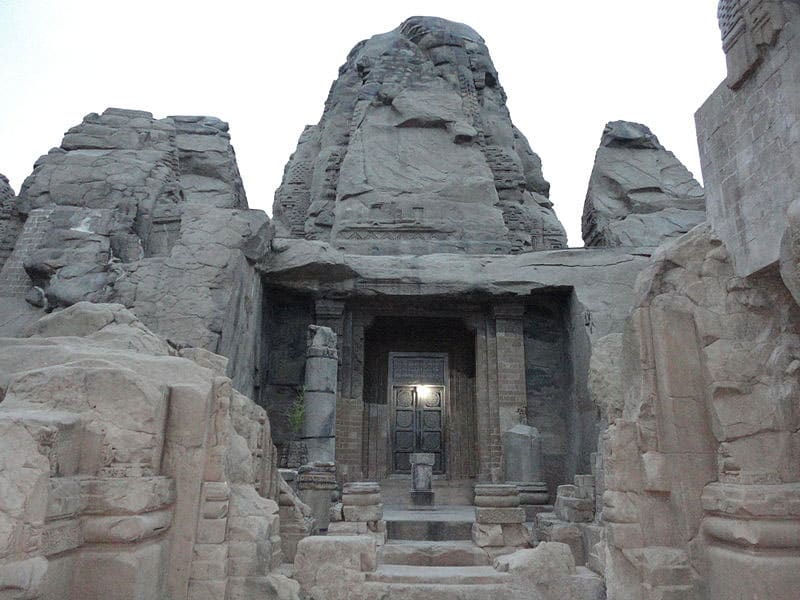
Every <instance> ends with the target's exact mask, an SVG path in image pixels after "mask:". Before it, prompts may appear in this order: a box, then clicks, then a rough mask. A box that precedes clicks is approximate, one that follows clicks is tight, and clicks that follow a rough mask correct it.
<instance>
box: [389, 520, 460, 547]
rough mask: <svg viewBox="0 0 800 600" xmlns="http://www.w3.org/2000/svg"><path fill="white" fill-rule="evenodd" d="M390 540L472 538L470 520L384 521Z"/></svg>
mask: <svg viewBox="0 0 800 600" xmlns="http://www.w3.org/2000/svg"><path fill="white" fill-rule="evenodd" d="M386 532H387V534H388V537H389V539H390V540H417V541H429V542H444V541H458V540H471V539H472V522H465V521H462V522H459V521H386Z"/></svg>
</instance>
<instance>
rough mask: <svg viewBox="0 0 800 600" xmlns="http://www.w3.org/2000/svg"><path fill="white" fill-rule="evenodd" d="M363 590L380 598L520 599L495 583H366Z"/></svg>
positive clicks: (404, 599)
mask: <svg viewBox="0 0 800 600" xmlns="http://www.w3.org/2000/svg"><path fill="white" fill-rule="evenodd" d="M364 591H365V595H366V597H367V598H381V599H382V600H487V599H491V600H521V599H520V598H519V596H514V595H513V592H512V590H511V588H510V587H506V586H499V585H497V584H491V585H485V584H483V585H442V584H430V583H428V584H413V583H366V584H364Z"/></svg>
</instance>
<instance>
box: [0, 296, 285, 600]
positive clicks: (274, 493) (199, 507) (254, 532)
mask: <svg viewBox="0 0 800 600" xmlns="http://www.w3.org/2000/svg"><path fill="white" fill-rule="evenodd" d="M225 368H226V359H225V358H223V357H221V356H217V355H214V354H211V353H209V352H207V351H205V350H201V349H189V348H187V349H184V350H181V351H180V353H178V352H177V351H176V350H175V349H174V348H172V347H171V346H170V345H168V344H167V343H166V342H165V341H164V340H163V339H161V338H159V337H157V336H155V335H154V334H153V333H151V332H150V331H149V330H148V329H146V328H145V326H144V325H143V324H142V323H141V322H140V321H139V320H138V319H136V317H135V316H134V315H133V314H132V313H131V312H129V311H127V310H126V309H125V308H124V307H122V306H120V305H112V304H88V303H78V304H76V305H74V306H72V307H70V308H67V309H64V310H62V311H60V312H57V313H54V314H53V315H50V316H47V317H45V318H43V319H41V320H40V321H38V322H37V323H36V324H34V325H33V326H32V327H31V328H30V329H29V331H28V335H27V337H24V338H13V339H11V338H4V339H0V398H2V403H1V404H0V429H2V431H3V435H2V443H3V445H4V450H3V452H0V456H1V457H2V458H0V461H2V463H3V464H2V467H3V468H2V469H0V480H2V481H3V482H4V483H3V485H0V489H2V490H3V491H2V496H3V502H2V503H0V504H1V505H2V509H0V530H1V531H3V532H5V533H4V535H3V537H2V544H1V545H0V590H3V595H4V596H8V597H14V598H17V597H19V598H32V599H34V598H36V599H42V600H49V599H54V600H55V599H57V598H58V599H62V598H68V599H73V598H75V599H77V598H81V599H87V600H90V599H95V598H97V599H99V598H126V599H129V598H136V599H138V600H161V599H162V598H172V599H187V600H188V599H197V600H200V599H202V598H209V597H220V598H221V597H237V598H239V597H264V594H266V593H268V592H270V590H271V589H273V588H274V586H275V585H278V584H279V583H285V582H283V581H282V580H281V578H280V577H278V576H276V575H274V574H271V571H272V570H273V569H274V568H276V567H277V566H278V564H279V563H280V561H281V545H280V538H279V537H278V532H279V522H278V504H277V503H276V499H277V498H278V495H279V493H280V489H279V485H278V477H279V475H278V472H277V465H276V453H275V449H274V447H273V445H272V441H271V437H270V429H269V422H268V420H267V417H266V413H265V411H264V410H263V409H261V408H259V407H257V406H256V405H255V404H253V402H252V401H251V400H250V399H248V398H247V397H245V396H243V395H241V394H240V393H238V392H237V391H236V390H235V389H233V388H232V386H231V381H230V379H228V378H227V377H225V375H224V374H225ZM11 448H13V451H11ZM290 587H291V586H290ZM9 594H10V595H9ZM245 594H246V595H245Z"/></svg>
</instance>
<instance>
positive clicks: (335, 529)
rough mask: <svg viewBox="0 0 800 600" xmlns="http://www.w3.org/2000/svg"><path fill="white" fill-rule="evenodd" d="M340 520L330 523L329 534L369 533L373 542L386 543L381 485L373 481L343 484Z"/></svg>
mask: <svg viewBox="0 0 800 600" xmlns="http://www.w3.org/2000/svg"><path fill="white" fill-rule="evenodd" d="M342 518H343V520H342V521H339V522H336V523H331V524H330V527H329V528H328V534H330V535H369V536H371V537H373V538H374V539H375V543H376V544H378V545H379V546H380V545H383V544H385V543H386V521H384V520H383V498H382V496H381V486H380V485H379V484H378V483H376V482H374V481H358V482H352V483H346V484H344V490H343V492H342Z"/></svg>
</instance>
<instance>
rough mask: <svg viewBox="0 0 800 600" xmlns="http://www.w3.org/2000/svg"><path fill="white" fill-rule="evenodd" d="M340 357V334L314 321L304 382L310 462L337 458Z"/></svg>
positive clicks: (305, 430)
mask: <svg viewBox="0 0 800 600" xmlns="http://www.w3.org/2000/svg"><path fill="white" fill-rule="evenodd" d="M338 370H339V359H338V353H337V351H336V334H335V333H334V332H333V331H332V330H331V329H330V328H328V327H320V326H317V325H310V326H309V328H308V347H307V350H306V373H305V385H304V386H303V404H304V413H303V434H302V438H303V442H304V443H305V445H306V447H307V449H308V460H309V462H333V461H335V460H336V387H337V376H338Z"/></svg>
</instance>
